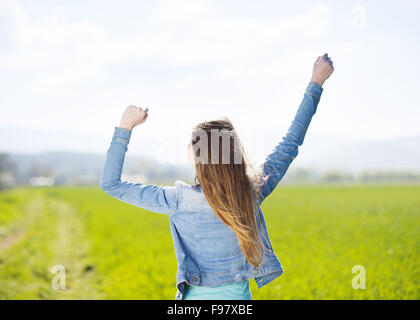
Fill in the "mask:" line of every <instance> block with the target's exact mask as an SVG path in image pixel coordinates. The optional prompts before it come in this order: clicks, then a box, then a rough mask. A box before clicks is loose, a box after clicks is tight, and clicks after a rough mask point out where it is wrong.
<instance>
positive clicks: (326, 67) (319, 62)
mask: <svg viewBox="0 0 420 320" xmlns="http://www.w3.org/2000/svg"><path fill="white" fill-rule="evenodd" d="M333 72H334V66H333V63H332V61H331V59H330V57H328V54H327V53H325V54H324V55H323V56H322V57H321V56H320V57H318V59H316V61H315V63H314V69H313V70H312V79H311V81H312V82H315V83H316V84H319V85H320V86H322V85H323V84H324V82H325V80H327V79H328V77H329V76H330V75H331V73H333Z"/></svg>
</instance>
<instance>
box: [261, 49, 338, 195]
mask: <svg viewBox="0 0 420 320" xmlns="http://www.w3.org/2000/svg"><path fill="white" fill-rule="evenodd" d="M333 71H334V68H333V64H332V61H331V59H330V58H329V57H328V55H327V54H324V55H323V56H322V57H318V59H317V60H316V61H315V63H314V68H313V71H312V78H311V82H310V83H309V84H308V86H307V88H306V90H305V94H304V96H303V100H302V103H301V104H300V107H299V109H298V111H297V113H296V116H295V118H294V120H293V121H292V124H291V126H290V128H289V131H288V132H287V134H286V136H285V137H284V138H283V141H282V142H280V143H279V144H278V145H277V146H276V147H275V148H274V150H273V152H272V153H271V154H270V155H269V156H268V157H267V158H266V161H265V162H264V164H263V165H262V168H261V170H260V174H261V177H262V185H261V189H260V196H261V199H260V202H262V201H263V200H264V199H265V198H266V197H267V196H268V195H269V194H270V193H271V192H272V191H273V190H274V189H275V187H276V186H277V184H278V183H279V181H280V180H281V179H282V178H283V176H284V175H285V173H286V171H287V169H288V168H289V166H290V164H291V163H292V161H293V159H294V158H296V156H297V154H298V147H299V146H301V145H302V143H303V140H304V138H305V134H306V131H307V129H308V126H309V123H310V122H311V120H312V116H313V115H314V114H315V112H316V109H317V106H318V102H319V99H320V98H321V94H322V91H323V89H322V85H323V83H324V81H325V80H326V79H328V77H329V76H330V75H331V73H332V72H333Z"/></svg>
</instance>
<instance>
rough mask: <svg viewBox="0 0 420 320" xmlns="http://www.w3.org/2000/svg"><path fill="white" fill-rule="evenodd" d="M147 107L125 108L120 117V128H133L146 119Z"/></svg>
mask: <svg viewBox="0 0 420 320" xmlns="http://www.w3.org/2000/svg"><path fill="white" fill-rule="evenodd" d="M148 111H149V108H146V109H144V110H143V109H142V108H140V107H136V106H128V107H127V109H125V111H124V114H123V116H122V118H121V122H120V128H124V129H127V130H130V131H131V130H133V128H134V127H135V126H137V125H139V124H142V123H143V122H145V121H146V119H147V117H148V115H149V114H148V113H147V112H148Z"/></svg>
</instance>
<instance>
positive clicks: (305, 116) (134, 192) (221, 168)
mask: <svg viewBox="0 0 420 320" xmlns="http://www.w3.org/2000/svg"><path fill="white" fill-rule="evenodd" d="M333 71H334V69H333V65H332V61H331V59H330V58H329V57H328V55H327V54H324V55H323V56H322V57H318V59H317V60H316V61H315V63H314V67H313V71H312V79H311V82H310V83H309V84H308V86H307V88H306V91H305V94H304V97H303V101H302V103H301V105H300V107H299V109H298V111H297V114H296V116H295V119H294V121H293V122H292V125H291V127H290V129H289V131H288V133H287V134H286V136H285V137H284V138H283V141H282V142H280V143H279V144H278V145H277V147H276V148H275V149H274V151H273V152H272V153H271V154H270V155H269V156H268V157H267V159H266V161H265V163H264V164H263V165H262V166H261V168H260V171H259V172H257V173H256V174H253V173H251V171H250V167H249V166H248V164H247V162H246V157H245V155H244V153H243V149H242V147H241V145H240V143H239V139H238V137H237V135H236V132H235V129H234V128H233V126H232V124H231V123H230V121H229V120H228V119H226V118H223V119H219V120H213V121H208V122H204V123H200V124H198V125H197V126H196V127H195V128H194V130H193V134H192V137H191V141H190V143H189V150H190V159H191V162H192V164H193V167H194V170H195V175H196V182H197V183H196V184H195V185H188V184H186V183H183V182H180V181H176V182H175V186H170V187H169V186H166V187H162V186H156V185H145V184H141V183H138V184H133V183H128V182H122V181H121V172H122V169H123V163H124V157H125V153H126V151H127V145H128V143H129V141H130V136H131V132H132V130H133V128H134V127H135V126H137V125H139V124H141V123H143V122H144V121H146V119H147V117H148V112H147V109H145V110H143V109H142V108H139V107H135V106H129V107H128V108H127V109H126V110H125V112H124V114H123V116H122V120H121V123H120V126H119V127H116V128H115V130H114V135H113V138H112V142H111V146H110V148H109V150H108V153H107V157H106V161H105V166H104V170H103V173H102V176H101V183H100V186H101V188H102V189H103V190H104V191H105V192H106V193H108V194H109V195H111V196H112V197H115V198H117V199H119V200H121V201H124V202H126V203H129V204H132V205H134V206H137V207H141V208H143V209H146V210H149V211H153V212H157V213H164V214H167V215H168V216H169V223H170V227H171V232H172V238H173V242H174V247H175V254H176V258H177V261H178V270H177V279H176V283H177V294H176V298H175V299H177V300H181V299H184V300H187V299H232V300H241V299H251V292H250V290H249V282H248V280H249V279H251V278H254V279H255V281H256V283H257V286H258V288H261V287H262V286H264V285H266V284H268V283H269V282H271V281H273V280H274V279H275V278H277V277H278V276H280V275H281V274H282V273H283V268H282V266H281V264H280V261H279V260H278V258H277V256H276V255H275V253H274V252H273V248H272V246H271V242H270V240H269V237H268V233H267V228H266V225H265V220H264V216H263V213H262V211H261V207H260V205H261V203H262V202H263V200H264V199H265V198H266V197H267V196H268V195H269V194H270V193H271V192H272V191H273V190H274V188H275V187H276V186H277V184H278V183H279V181H280V180H281V179H282V177H283V176H284V174H285V173H286V170H287V169H288V167H289V165H290V163H291V162H292V160H293V159H294V158H295V157H296V156H297V154H298V147H299V146H300V145H302V143H303V139H304V137H305V134H306V131H307V129H308V126H309V123H310V121H311V119H312V116H313V115H314V113H315V112H316V109H317V105H318V102H319V99H320V97H321V93H322V91H323V89H322V85H323V83H324V81H325V80H326V79H327V78H328V77H329V76H330V75H331V73H332V72H333ZM226 137H227V138H228V139H226ZM220 144H221V145H222V147H219V146H220Z"/></svg>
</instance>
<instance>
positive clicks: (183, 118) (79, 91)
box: [0, 0, 420, 158]
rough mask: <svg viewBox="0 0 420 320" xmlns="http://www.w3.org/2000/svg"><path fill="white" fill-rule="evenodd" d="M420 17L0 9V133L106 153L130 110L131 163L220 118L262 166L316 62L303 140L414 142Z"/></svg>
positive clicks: (199, 9)
mask: <svg viewBox="0 0 420 320" xmlns="http://www.w3.org/2000/svg"><path fill="white" fill-rule="evenodd" d="M418 12H420V1H404V4H398V5H396V4H395V2H394V1H373V0H371V1H358V2H357V1H276V0H272V1H271V0H259V1H218V0H216V1H215V0H212V1H206V0H162V1H124V0H121V1H112V2H111V1H95V0H90V1H58V0H56V1H54V0H44V1H31V0H21V1H17V0H0V88H1V90H0V92H1V94H0V112H1V113H0V128H1V127H3V128H6V132H7V130H8V129H7V128H20V129H21V130H27V131H28V132H32V131H33V132H36V131H37V130H38V131H39V130H42V131H43V133H44V134H47V135H49V134H51V136H53V137H57V141H56V144H55V147H57V146H59V147H60V148H61V149H63V150H66V149H67V148H70V143H67V142H66V140H64V139H63V140H62V141H60V140H58V139H59V137H61V136H62V135H60V133H63V134H65V135H66V136H74V137H75V138H74V141H77V144H73V145H72V146H71V149H72V150H75V149H76V150H80V151H94V152H103V151H104V150H106V146H107V145H108V144H109V140H110V138H111V135H112V131H113V127H114V126H118V124H119V120H120V117H121V114H122V112H123V111H124V109H125V107H126V106H128V105H130V104H134V105H139V106H142V107H148V108H149V110H150V111H149V118H148V120H147V122H146V124H144V125H143V126H142V127H140V128H137V129H135V131H134V133H133V140H134V139H135V140H136V142H135V144H134V145H135V147H133V149H134V150H133V152H134V153H139V154H142V153H149V154H150V153H151V152H154V153H156V154H158V156H157V157H160V158H162V157H166V156H167V152H168V148H169V149H170V148H172V146H174V145H176V146H177V147H175V148H176V149H177V150H178V149H181V150H182V151H184V149H185V148H184V146H185V145H186V143H187V142H186V139H187V137H188V135H189V134H190V131H191V128H192V126H193V125H194V124H196V123H197V122H199V121H202V120H206V119H211V118H215V117H218V116H227V117H229V118H230V119H231V120H232V121H233V123H234V125H235V126H236V128H237V129H238V131H239V132H240V134H241V136H242V137H244V139H245V140H246V141H247V142H245V143H244V144H245V146H247V144H248V146H249V148H248V149H252V151H253V152H254V153H255V154H256V158H261V157H262V155H263V154H264V153H265V152H267V151H268V150H270V149H271V148H272V147H273V144H274V143H275V142H276V141H279V140H280V138H281V136H282V135H283V134H284V133H285V132H286V131H287V128H288V126H289V124H290V122H291V120H292V119H293V116H294V114H295V112H296V110H297V107H298V106H299V103H300V101H301V99H302V96H303V93H304V89H305V87H306V85H307V83H308V82H309V80H310V76H311V71H312V66H313V62H314V60H315V59H316V58H317V57H318V56H319V55H321V54H323V53H324V52H327V53H328V54H329V55H330V56H331V57H332V59H333V61H334V66H335V72H334V74H333V75H332V76H331V78H330V79H329V80H327V82H326V83H325V84H324V93H323V96H322V98H321V102H320V104H319V107H318V110H317V113H316V115H315V116H314V119H313V121H312V123H311V127H310V129H309V131H308V135H307V140H308V139H311V138H308V136H318V137H324V138H325V140H326V143H327V142H328V140H340V139H359V140H374V141H375V140H387V139H396V138H400V137H405V136H413V135H414V136H415V135H420V125H419V122H420V121H419V120H420V108H419V107H420V106H419V99H418V92H419V84H420V80H419V63H418V57H419V56H420V44H419V41H418V39H419V33H420V32H419V31H420V20H419V19H418V17H417V14H418ZM2 132H4V131H2ZM10 132H12V131H10ZM134 136H135V137H134ZM76 137H77V139H76ZM84 137H85V138H84ZM9 138H10V137H7V136H6V135H3V136H2V137H1V138H0V139H9ZM175 140H176V141H175ZM261 141H262V142H261ZM318 141H322V139H321V140H320V139H318ZM25 143H26V144H25ZM25 143H23V142H22V145H23V146H25V148H26V145H27V146H28V148H29V147H31V142H30V141H26V142H25ZM318 143H320V142H318ZM19 144H20V143H19ZM45 148H46V146H45V145H43V144H42V141H38V142H37V143H36V144H32V149H31V151H44V149H45ZM146 149H147V150H146ZM165 154H166V155H165Z"/></svg>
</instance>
